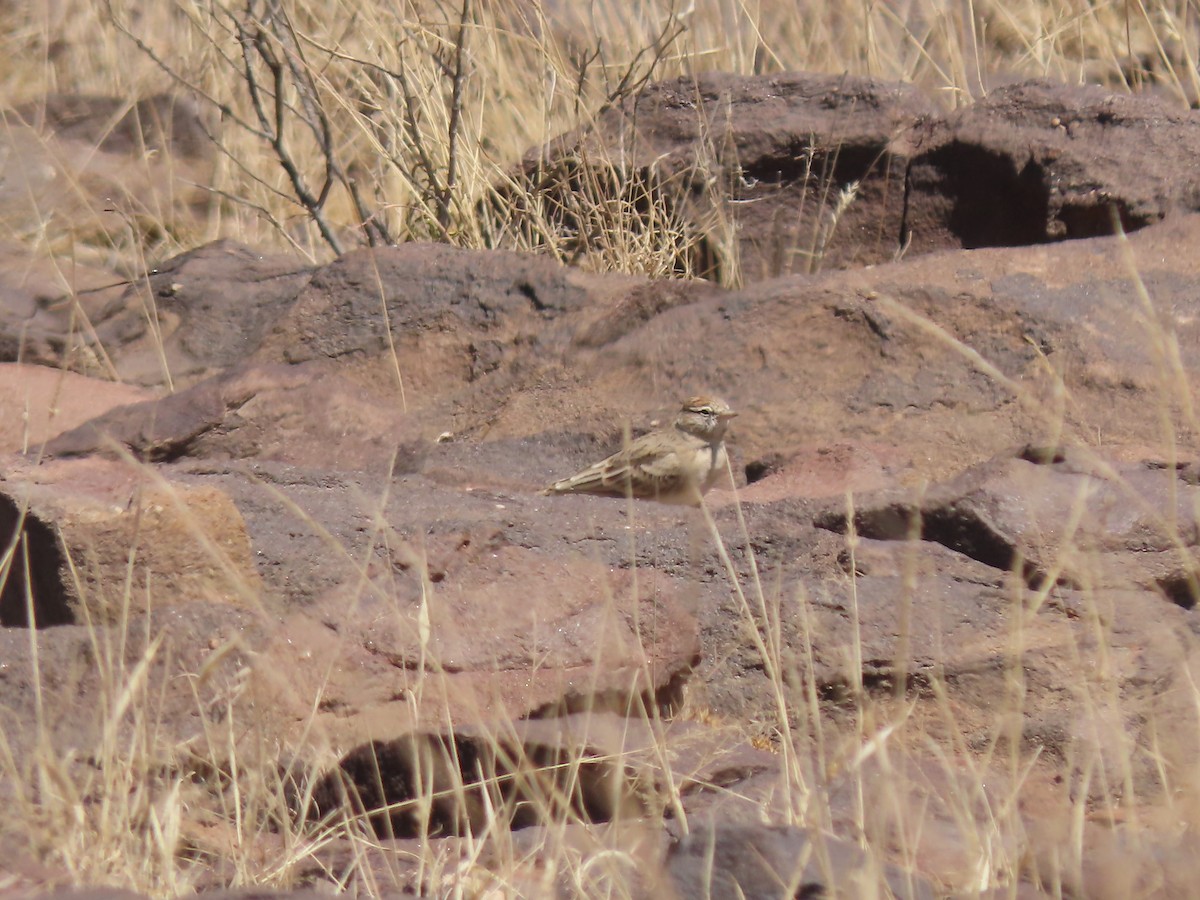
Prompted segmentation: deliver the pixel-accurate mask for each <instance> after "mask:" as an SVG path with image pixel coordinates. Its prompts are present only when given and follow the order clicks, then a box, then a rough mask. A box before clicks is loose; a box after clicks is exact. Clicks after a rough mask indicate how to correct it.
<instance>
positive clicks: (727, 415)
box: [717, 412, 737, 419]
mask: <svg viewBox="0 0 1200 900" xmlns="http://www.w3.org/2000/svg"><path fill="white" fill-rule="evenodd" d="M717 418H719V419H736V418H737V413H735V412H727V413H721V415H719V416H718V417H717Z"/></svg>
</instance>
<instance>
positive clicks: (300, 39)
mask: <svg viewBox="0 0 1200 900" xmlns="http://www.w3.org/2000/svg"><path fill="white" fill-rule="evenodd" d="M585 9H586V12H585ZM285 13H286V15H285ZM0 15H2V16H3V22H4V25H5V30H4V33H3V37H2V38H0V41H2V46H0V49H2V50H3V53H2V54H0V88H2V89H3V91H4V96H5V97H7V98H8V99H9V100H10V102H12V103H14V104H32V105H33V107H34V108H35V109H36V107H37V105H38V104H39V103H40V102H41V101H42V99H43V98H44V97H46V96H47V95H49V94H54V93H64V92H65V93H83V94H101V95H111V96H116V97H122V98H138V97H145V96H149V95H151V94H153V93H155V92H157V91H163V90H170V91H176V92H180V91H182V92H184V93H185V94H188V95H190V96H192V97H194V98H196V99H197V100H198V103H199V106H200V108H201V111H202V112H203V114H204V115H205V117H206V119H207V121H208V124H209V126H210V127H211V129H212V131H213V133H214V135H215V136H216V137H217V138H218V140H219V142H220V147H221V150H220V153H219V155H218V158H217V160H216V163H215V170H214V171H208V170H204V172H203V173H202V174H201V173H199V172H197V171H195V170H194V168H193V167H190V166H188V165H185V164H184V163H183V161H180V163H179V165H178V166H177V167H175V168H173V165H172V160H170V159H169V158H164V157H165V156H168V154H159V155H158V158H156V159H154V160H149V161H146V171H145V173H144V175H145V181H146V185H145V186H144V187H141V188H139V189H137V190H136V191H135V192H134V193H135V195H127V196H121V195H120V194H119V192H117V193H116V194H115V195H114V194H112V193H102V194H98V193H97V186H96V185H95V184H94V183H92V181H94V178H93V179H90V180H89V181H88V182H86V183H80V184H73V185H71V187H72V190H71V191H70V193H71V194H72V195H73V199H74V202H75V204H76V206H77V207H80V208H75V209H73V210H72V213H71V214H70V215H58V216H55V215H54V210H53V208H45V207H38V208H35V209H33V210H32V211H31V212H30V213H29V215H27V216H24V217H22V218H21V220H20V221H19V222H16V223H10V229H9V230H10V234H11V236H12V237H15V238H17V239H18V240H21V241H22V242H25V243H27V244H29V245H31V246H32V247H33V248H35V249H41V250H43V251H46V250H51V249H52V250H53V251H54V252H55V253H56V254H58V255H59V256H61V255H63V253H64V252H66V251H68V250H73V251H74V252H76V253H80V254H82V253H84V251H85V250H90V251H93V252H94V253H95V254H96V256H98V258H99V260H100V261H103V262H106V263H108V264H117V263H119V264H120V265H121V266H122V267H123V268H125V269H126V270H128V271H130V272H136V271H137V270H138V268H139V266H140V265H142V264H143V263H144V262H149V263H150V264H153V263H154V262H156V261H158V260H160V259H162V258H164V257H165V256H167V255H170V254H172V253H174V252H177V251H179V250H181V249H186V248H188V247H191V246H194V245H196V244H198V243H200V242H203V241H207V240H211V239H214V238H216V237H220V236H226V237H233V238H236V239H238V240H242V241H245V242H246V243H249V244H251V245H254V246H262V247H266V246H271V245H274V246H284V247H292V248H295V249H297V250H299V251H300V252H302V253H305V254H307V255H309V256H312V257H320V258H327V257H328V256H329V254H330V252H331V251H333V250H344V249H347V248H349V247H352V246H356V245H357V244H359V243H362V242H363V241H364V240H372V241H378V242H385V243H386V242H389V241H403V240H412V239H434V240H441V241H449V242H452V243H455V244H460V245H464V246H472V247H478V246H492V245H504V246H516V247H518V248H519V249H536V250H539V251H542V252H549V253H553V254H555V255H557V256H559V257H560V258H562V259H564V260H567V261H572V262H577V263H582V264H585V265H589V264H590V265H592V266H594V267H596V268H604V269H612V268H616V269H622V270H627V271H644V272H647V273H651V274H656V275H658V274H676V275H684V276H687V275H691V274H695V273H694V272H692V271H689V270H688V267H687V266H686V265H685V266H683V267H682V269H681V267H680V265H679V262H678V260H679V259H680V258H681V256H683V257H684V258H686V252H683V253H681V250H683V251H685V250H686V247H687V246H688V245H689V243H690V242H694V240H695V236H694V235H692V234H689V233H687V230H686V229H681V226H680V222H679V221H678V219H677V217H676V216H675V215H673V214H672V212H671V210H670V206H669V198H667V197H664V196H660V195H656V194H655V192H654V190H653V188H652V186H647V185H645V184H644V181H642V176H641V175H639V174H638V173H634V172H629V171H626V170H624V169H623V168H622V166H621V165H620V164H619V163H615V162H613V161H606V160H590V161H587V163H586V165H587V166H588V172H587V173H585V177H584V178H583V181H584V182H585V185H586V182H587V181H588V180H589V179H591V180H598V181H601V182H603V181H605V180H606V179H611V178H616V179H617V180H618V181H620V182H624V183H626V184H627V185H628V186H629V187H630V188H631V189H632V194H630V193H625V194H622V193H621V192H618V193H617V196H616V198H615V199H608V200H606V199H604V198H605V197H610V196H611V195H609V194H604V195H601V196H596V197H589V196H588V195H587V192H586V190H581V191H579V194H580V196H579V197H578V199H577V202H578V203H579V204H581V205H583V206H585V207H586V209H584V210H583V211H582V212H581V215H580V217H579V219H578V220H576V221H574V228H573V229H568V230H572V231H573V233H571V234H564V233H563V222H562V220H561V217H560V216H557V215H556V214H554V212H553V211H552V210H546V209H544V208H543V207H544V204H545V200H546V198H545V197H544V196H540V195H538V194H537V192H534V193H532V194H531V195H529V196H526V197H525V198H524V201H523V205H524V206H525V208H526V212H527V215H526V216H525V217H524V223H523V225H522V227H521V228H519V229H517V230H516V232H515V233H505V234H497V233H495V230H494V228H493V227H491V226H490V225H489V222H488V217H487V216H484V215H481V210H483V209H486V208H487V206H488V202H489V201H490V200H492V199H493V196H494V192H495V191H496V190H497V189H498V188H499V189H500V190H501V191H502V192H503V193H502V197H501V200H502V201H503V202H508V201H510V200H512V199H513V194H512V191H511V189H512V188H513V187H514V186H513V185H512V184H511V183H510V178H511V174H512V171H513V168H512V167H513V166H514V164H515V163H516V162H517V161H518V160H519V159H520V158H521V155H522V154H523V153H525V152H526V151H527V150H528V149H529V148H532V147H537V146H539V145H541V144H543V143H544V142H545V141H547V140H549V139H550V138H552V137H554V136H555V135H559V134H562V133H564V132H568V131H570V130H572V129H577V128H587V127H588V126H589V125H590V124H592V123H593V122H594V121H595V118H596V116H597V115H598V114H599V113H600V112H602V111H603V109H604V108H605V107H606V106H607V105H609V104H611V103H613V102H616V101H619V100H620V99H621V98H624V97H628V96H630V95H632V94H634V93H636V92H637V90H638V89H639V88H640V87H641V86H642V85H643V84H645V83H646V82H647V81H648V80H650V79H662V78H669V77H673V76H677V75H681V74H686V73H692V72H702V71H728V72H735V73H746V74H750V73H769V72H775V71H781V70H809V71H816V72H833V73H840V72H847V73H851V74H862V75H870V76H874V77H879V78H883V79H896V80H904V81H911V82H913V83H915V84H917V85H919V86H920V87H922V88H923V89H925V90H926V91H927V92H928V93H930V94H931V95H932V96H934V97H937V98H940V99H941V101H942V102H943V103H944V105H945V106H947V107H954V106H957V105H961V104H963V103H966V102H969V101H970V99H971V98H973V97H978V96H980V95H981V94H982V93H984V92H986V90H987V89H988V88H990V87H994V86H996V85H997V84H1001V83H1004V82H1006V81H1009V80H1012V79H1014V78H1025V77H1050V78H1058V79H1062V80H1064V81H1067V82H1082V81H1100V82H1102V83H1105V84H1109V85H1113V86H1115V87H1118V88H1122V87H1128V88H1130V89H1141V88H1143V87H1153V88H1154V89H1156V90H1159V91H1161V92H1163V93H1165V94H1167V95H1168V96H1173V97H1175V98H1176V99H1177V100H1178V101H1179V102H1180V103H1181V104H1183V103H1186V102H1188V101H1190V100H1192V99H1195V98H1196V96H1197V93H1198V92H1197V87H1196V86H1197V83H1198V78H1197V70H1196V66H1195V62H1194V61H1195V59H1196V58H1197V39H1198V36H1197V33H1196V28H1195V22H1194V21H1193V19H1194V13H1190V12H1189V11H1188V4H1187V3H1185V2H1182V0H1179V2H1154V3H1149V4H1143V3H1114V2H1108V3H1098V2H1086V3H1085V2H1080V0H1070V2H1068V0H1061V2H1054V3H1044V2H1031V0H1030V2H1023V3H1018V4H1004V3H993V2H976V3H971V2H967V3H948V2H933V0H904V2H886V3H874V4H865V5H857V6H855V5H845V4H839V3H819V2H813V3H803V4H786V3H760V2H737V0H731V2H727V3H726V2H722V3H702V4H695V3H693V4H689V5H684V4H682V3H680V2H662V0H659V2H655V3H650V4H644V5H641V6H639V7H638V12H637V13H636V14H634V15H630V14H629V12H628V9H627V6H626V5H625V4H621V3H616V2H601V3H594V4H588V5H587V6H586V7H579V6H576V5H572V4H542V3H539V2H534V3H528V4H524V3H521V4H518V3H511V2H497V0H492V2H483V0H464V2H461V3H453V4H450V3H434V2H425V3H413V2H404V3H398V4H385V3H379V2H377V0H341V2H337V3H333V4H330V3H325V2H320V3H317V2H309V0H294V2H289V3H284V4H277V5H276V4H272V3H268V2H266V0H252V2H246V3H230V4H226V3H222V2H183V0H178V2H173V3H163V4H156V5H155V6H154V7H153V8H148V7H146V6H145V4H142V3H133V2H125V0H59V2H55V3H49V4H42V5H37V4H34V5H26V4H12V5H10V6H8V7H5V8H4V10H3V11H0ZM276 76H278V81H277V80H276ZM277 87H278V96H276V88H277ZM277 101H278V105H277ZM47 155H48V156H49V157H50V159H51V160H52V161H53V160H54V152H53V148H52V147H50V148H47ZM63 166H64V169H63V172H64V175H63V177H62V178H60V181H70V180H71V179H70V174H69V173H70V171H71V170H70V166H69V165H68V164H67V163H66V162H64V163H63ZM173 171H177V174H181V175H182V176H183V177H184V179H185V180H186V179H199V180H200V182H201V184H200V187H199V188H198V189H197V191H199V196H197V193H196V191H191V192H189V191H184V190H180V187H179V185H178V184H173V183H172V182H173V179H172V178H171V177H169V176H170V175H171V173H172V172H173ZM639 185H640V186H639ZM515 187H516V188H517V192H518V193H526V194H529V185H527V184H520V185H516V186H515ZM648 187H649V192H648V193H647V192H646V191H647V188H648ZM622 198H623V199H622ZM833 206H834V203H833V201H832V200H831V208H830V209H829V210H820V211H818V212H817V215H818V217H819V219H820V220H821V224H819V225H818V226H817V229H816V232H815V233H816V234H817V235H818V236H819V235H820V232H821V231H823V230H828V228H829V227H830V226H829V222H828V220H829V219H830V218H831V217H832V219H833V221H834V222H836V217H837V211H836V209H834V208H833ZM577 212H579V211H577ZM713 224H714V226H716V225H719V223H713ZM720 231H721V229H720V228H719V227H714V232H715V233H717V234H718V235H719V234H720ZM623 235H629V237H620V240H616V239H617V238H618V237H619V236H623ZM825 237H826V238H827V237H828V235H826V236H825ZM729 238H730V236H729V235H725V239H726V240H727V241H728V240H729ZM724 249H726V250H727V249H728V248H727V247H726V248H724ZM810 249H811V250H816V249H817V248H810ZM806 252H808V251H806ZM815 264H816V265H819V258H818V259H817V260H816V261H815ZM813 265H814V263H813V262H810V263H809V264H808V266H807V267H808V268H811V267H812V266H813ZM729 278H730V280H731V281H736V274H733V275H731V276H729Z"/></svg>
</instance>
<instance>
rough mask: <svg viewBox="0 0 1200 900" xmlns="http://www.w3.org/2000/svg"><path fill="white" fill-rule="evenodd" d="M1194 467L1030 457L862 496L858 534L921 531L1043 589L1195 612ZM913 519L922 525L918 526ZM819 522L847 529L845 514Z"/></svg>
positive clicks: (1047, 453) (1076, 455) (1074, 456)
mask: <svg viewBox="0 0 1200 900" xmlns="http://www.w3.org/2000/svg"><path fill="white" fill-rule="evenodd" d="M1195 469H1196V465H1195V464H1194V463H1191V462H1187V461H1183V460H1179V461H1176V462H1175V463H1174V464H1167V463H1162V462H1159V461H1157V460H1151V461H1148V462H1142V463H1120V462H1110V461H1109V460H1107V459H1105V458H1103V457H1102V456H1100V455H1098V454H1095V453H1091V452H1088V451H1086V450H1083V449H1082V448H1078V449H1059V448H1037V447H1025V448H1023V449H1022V450H1021V451H1020V452H1019V453H1017V454H1014V455H1012V456H1001V457H998V458H996V459H994V460H992V461H990V462H988V463H984V464H981V465H979V466H976V467H974V468H971V469H968V470H967V471H966V472H964V473H963V474H962V475H961V476H959V477H958V478H956V479H954V480H952V481H950V482H948V483H946V484H944V485H938V486H937V487H935V488H933V489H931V490H930V491H929V492H928V493H926V494H925V496H923V497H921V498H920V499H918V500H915V501H914V500H908V501H906V500H904V499H900V498H895V499H890V498H886V497H871V496H870V495H867V496H865V497H860V498H859V500H858V507H857V509H856V510H855V529H856V531H857V532H858V533H859V534H862V535H864V536H865V537H869V538H880V539H886V540H905V539H907V538H909V537H911V536H912V535H913V534H914V528H915V529H916V532H917V533H920V534H921V535H922V536H923V537H924V538H925V539H926V540H930V541H934V542H937V543H940V544H944V545H945V546H947V547H949V548H950V549H952V550H956V551H958V552H960V553H964V554H966V555H967V556H970V557H972V558H974V559H977V560H979V561H980V562H982V563H985V564H986V565H989V566H992V567H993V568H996V569H999V570H1000V571H1002V572H1008V571H1016V572H1017V573H1018V574H1019V575H1020V576H1021V577H1022V578H1023V579H1024V580H1025V581H1026V582H1027V583H1028V584H1029V586H1030V587H1031V588H1033V589H1034V590H1040V589H1041V588H1042V587H1043V586H1044V585H1045V584H1046V582H1047V580H1048V579H1049V580H1052V581H1054V582H1055V583H1056V584H1058V585H1061V586H1064V587H1070V588H1073V589H1076V590H1085V589H1086V590H1092V589H1096V588H1117V589H1127V588H1140V589H1143V590H1156V591H1159V592H1161V593H1162V594H1163V595H1164V596H1165V597H1166V598H1167V599H1169V600H1171V601H1173V602H1176V603H1178V604H1179V605H1181V606H1183V607H1185V608H1187V609H1191V608H1192V607H1193V606H1195V605H1196V601H1197V598H1198V597H1200V588H1198V587H1197V584H1198V575H1197V572H1198V571H1200V550H1198V549H1197V546H1196V545H1197V542H1198V541H1200V522H1197V519H1196V512H1195V511H1196V508H1197V507H1196V502H1197V500H1200V494H1198V493H1197V490H1196V484H1197V482H1200V476H1197V474H1196V472H1195V471H1194V470H1195ZM914 516H915V517H917V518H916V520H914ZM820 521H821V524H823V525H825V526H827V527H831V528H833V529H835V530H839V531H844V530H845V527H846V517H845V515H843V514H842V513H840V512H835V513H832V514H831V515H829V516H826V517H823V518H822V519H821V520H820Z"/></svg>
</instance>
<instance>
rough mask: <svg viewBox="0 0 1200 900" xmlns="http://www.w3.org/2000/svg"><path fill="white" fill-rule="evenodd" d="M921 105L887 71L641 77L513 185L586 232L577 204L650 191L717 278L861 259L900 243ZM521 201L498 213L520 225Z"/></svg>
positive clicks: (926, 106) (695, 268)
mask: <svg viewBox="0 0 1200 900" xmlns="http://www.w3.org/2000/svg"><path fill="white" fill-rule="evenodd" d="M933 115H934V110H933V106H932V104H930V103H929V101H928V100H927V99H926V98H924V97H923V96H921V94H920V93H919V92H917V91H916V90H914V89H913V88H912V87H911V86H908V85H903V84H899V83H889V82H883V81H879V80H875V79H870V78H857V77H851V76H845V75H841V76H828V75H812V74H805V73H779V74H774V75H770V76H761V77H746V76H737V75H729V74H724V73H706V74H703V75H700V76H699V77H698V78H696V79H694V80H693V79H691V78H684V79H680V80H678V81H668V82H660V83H658V84H654V85H650V86H648V87H647V89H645V90H643V91H641V92H639V94H638V96H637V97H636V98H635V99H632V100H629V101H627V102H625V103H623V104H620V105H617V106H615V107H614V108H613V109H611V110H609V111H608V112H607V113H605V114H604V115H603V116H601V118H600V121H599V123H598V124H597V125H596V127H595V129H588V130H586V131H583V132H580V133H571V134H567V135H564V136H562V137H560V138H556V139H555V140H553V141H551V142H550V143H549V144H548V145H547V146H546V147H545V148H543V149H542V150H541V151H540V152H538V153H537V154H530V155H529V156H528V157H527V158H526V160H525V162H524V163H523V167H522V175H523V178H524V181H522V182H519V186H520V187H519V189H520V190H530V189H531V190H532V191H533V192H535V193H536V194H539V195H544V196H546V197H548V198H550V200H549V202H548V203H547V204H546V205H547V206H548V207H549V208H551V209H562V210H566V211H576V210H578V212H566V213H565V214H564V215H563V221H562V222H561V223H557V224H559V225H560V227H561V228H562V229H563V230H564V231H566V232H567V233H568V234H588V233H590V231H589V226H592V225H593V223H591V222H590V221H589V220H588V211H589V203H590V204H593V205H595V206H596V207H599V208H602V207H603V205H604V203H605V202H611V199H612V198H611V197H610V196H609V194H617V195H620V194H621V192H622V191H624V192H628V193H630V194H634V195H637V193H638V192H639V191H645V192H648V193H650V194H651V196H657V197H658V198H659V202H660V203H662V204H663V205H664V206H665V208H666V212H665V213H660V215H665V216H667V217H668V218H669V217H672V216H674V217H677V218H678V219H679V221H680V223H681V224H682V226H683V228H685V229H687V230H688V231H689V236H690V239H691V240H692V242H693V243H694V246H692V247H690V248H686V247H685V248H684V249H683V257H684V258H682V259H681V260H680V262H679V263H678V264H677V266H676V268H678V269H680V270H681V271H689V272H694V273H695V274H697V275H701V276H703V277H706V278H709V279H711V280H713V281H719V282H722V283H729V282H730V281H731V280H732V279H733V278H734V277H736V275H737V273H738V272H739V271H740V274H741V277H742V278H743V279H744V280H745V281H746V282H751V281H760V280H763V279H765V278H771V277H775V276H778V275H784V274H791V273H804V272H813V271H819V270H820V269H822V268H848V267H850V266H859V265H870V264H873V263H878V262H883V261H885V260H889V259H892V258H893V257H894V256H895V255H896V254H897V253H898V252H899V251H900V249H901V248H900V244H899V237H900V234H901V231H902V227H901V226H902V223H903V216H904V206H905V201H904V185H905V169H906V166H907V162H908V159H909V157H910V156H911V155H912V153H913V152H914V150H915V149H916V148H917V147H918V146H919V145H920V143H921V141H922V139H923V136H924V134H925V131H926V121H927V120H928V119H930V118H932V117H933ZM581 160H587V161H588V163H587V164H585V163H583V162H581ZM596 161H599V162H596ZM589 166H590V167H591V168H590V169H589ZM593 170H598V171H593ZM589 190H590V191H594V192H595V194H596V196H589ZM606 192H608V193H606ZM523 212H524V209H523V206H522V204H521V203H520V201H519V200H518V199H515V198H514V199H512V200H510V201H509V203H508V204H507V205H506V207H505V208H504V209H503V210H497V215H498V216H500V217H501V218H504V217H511V218H512V219H513V220H515V224H514V223H507V224H508V225H509V227H516V228H521V227H522V220H521V215H522V213H523ZM722 227H724V228H727V229H728V231H729V233H736V234H738V238H737V241H736V245H735V246H734V247H725V246H723V240H722V238H723V234H722V233H721V228H722ZM588 250H589V248H588V246H587V244H586V243H583V244H582V245H581V246H580V247H579V248H578V250H577V251H576V252H578V253H579V254H583V255H586V253H587V252H588ZM731 257H732V258H731ZM734 259H736V260H737V262H736V263H735V262H734ZM734 267H736V269H735V268H734Z"/></svg>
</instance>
